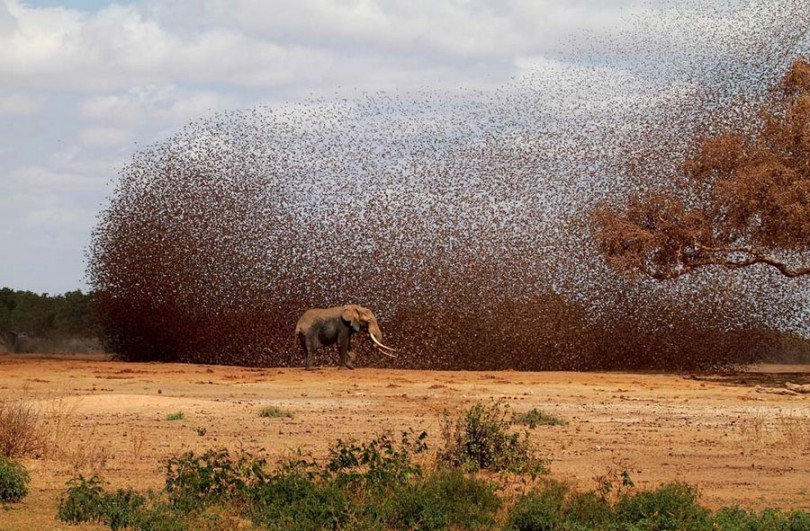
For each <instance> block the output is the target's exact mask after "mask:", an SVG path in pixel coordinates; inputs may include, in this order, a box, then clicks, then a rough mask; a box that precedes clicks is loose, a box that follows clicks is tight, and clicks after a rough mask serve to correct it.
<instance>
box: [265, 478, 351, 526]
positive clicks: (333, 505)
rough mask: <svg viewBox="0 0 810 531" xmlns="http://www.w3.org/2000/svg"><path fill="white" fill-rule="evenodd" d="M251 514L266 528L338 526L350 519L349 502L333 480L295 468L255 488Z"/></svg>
mask: <svg viewBox="0 0 810 531" xmlns="http://www.w3.org/2000/svg"><path fill="white" fill-rule="evenodd" d="M250 513H251V519H252V520H253V522H254V523H255V524H257V525H260V526H262V527H263V528H265V529H278V530H282V529H296V530H309V529H312V530H316V529H337V528H340V527H341V526H343V525H344V524H345V523H346V522H347V521H348V520H349V515H350V505H349V501H348V500H347V498H346V496H345V493H344V491H343V490H342V489H340V488H339V487H338V486H337V485H335V484H334V483H329V482H320V483H318V482H316V480H315V478H313V477H312V476H311V475H309V474H306V473H299V472H295V471H292V472H288V473H283V474H281V475H278V476H275V477H272V478H270V479H268V481H267V482H266V483H264V484H262V485H258V486H256V487H254V489H252V502H251V505H250Z"/></svg>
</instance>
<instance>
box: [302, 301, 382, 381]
mask: <svg viewBox="0 0 810 531" xmlns="http://www.w3.org/2000/svg"><path fill="white" fill-rule="evenodd" d="M361 330H366V331H368V335H369V337H370V338H371V340H372V342H374V346H375V347H377V349H378V351H379V352H380V353H382V354H384V355H386V356H389V357H392V358H393V357H395V356H393V355H392V354H389V353H388V352H386V351H385V350H383V349H387V350H391V351H393V350H394V349H392V348H391V347H386V346H385V345H383V343H382V338H383V336H382V332H381V331H380V326H379V325H378V324H377V318H376V317H375V316H374V313H373V312H372V311H371V310H369V309H368V308H364V307H362V306H357V305H355V304H348V305H346V306H335V307H334V308H312V309H310V310H307V311H305V312H304V314H303V315H302V316H301V318H300V319H298V324H297V325H296V327H295V335H296V336H297V338H298V342H299V343H300V344H301V348H302V349H303V351H304V354H305V355H306V359H307V369H312V367H313V363H314V361H315V351H316V350H318V349H319V348H321V347H325V346H329V345H334V344H335V343H337V346H338V351H339V352H340V364H341V365H342V366H343V367H346V368H348V369H353V368H354V359H355V357H356V356H355V353H354V352H353V351H352V345H351V341H352V335H353V334H354V333H356V332H359V331H361Z"/></svg>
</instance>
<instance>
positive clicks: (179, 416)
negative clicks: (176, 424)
mask: <svg viewBox="0 0 810 531" xmlns="http://www.w3.org/2000/svg"><path fill="white" fill-rule="evenodd" d="M183 418H185V415H184V414H183V412H182V411H175V412H174V413H169V414H168V415H166V420H183Z"/></svg>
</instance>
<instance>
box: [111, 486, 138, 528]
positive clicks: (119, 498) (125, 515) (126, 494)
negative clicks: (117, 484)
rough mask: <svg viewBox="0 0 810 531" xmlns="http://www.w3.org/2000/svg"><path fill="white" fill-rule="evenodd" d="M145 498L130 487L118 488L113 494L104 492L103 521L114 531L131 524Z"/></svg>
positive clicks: (135, 518)
mask: <svg viewBox="0 0 810 531" xmlns="http://www.w3.org/2000/svg"><path fill="white" fill-rule="evenodd" d="M145 501H146V498H144V497H143V496H142V495H141V494H138V493H137V492H135V491H133V490H132V489H118V490H117V491H116V492H115V493H114V494H108V493H105V494H104V498H103V501H102V508H103V517H102V519H103V522H104V523H105V524H107V525H108V526H110V529H112V530H113V531H116V530H117V529H123V528H125V527H130V526H132V525H133V524H134V523H135V521H136V520H137V518H138V513H139V511H140V509H141V507H142V506H143V504H144V502H145Z"/></svg>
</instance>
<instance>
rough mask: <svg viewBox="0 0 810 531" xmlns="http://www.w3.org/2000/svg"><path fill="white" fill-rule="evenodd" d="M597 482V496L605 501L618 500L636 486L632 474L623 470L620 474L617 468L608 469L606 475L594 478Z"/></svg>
mask: <svg viewBox="0 0 810 531" xmlns="http://www.w3.org/2000/svg"><path fill="white" fill-rule="evenodd" d="M593 480H594V481H595V482H596V494H597V495H598V496H599V497H600V498H602V499H603V500H605V501H608V500H614V501H615V500H617V499H618V498H621V497H623V496H626V495H627V494H628V491H629V490H630V489H632V488H633V487H635V486H636V484H635V483H634V482H633V478H631V477H630V472H628V471H627V470H622V471H621V472H619V471H618V470H617V469H615V468H612V467H611V468H608V469H607V471H606V472H605V473H604V474H600V475H596V476H594V477H593Z"/></svg>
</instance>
